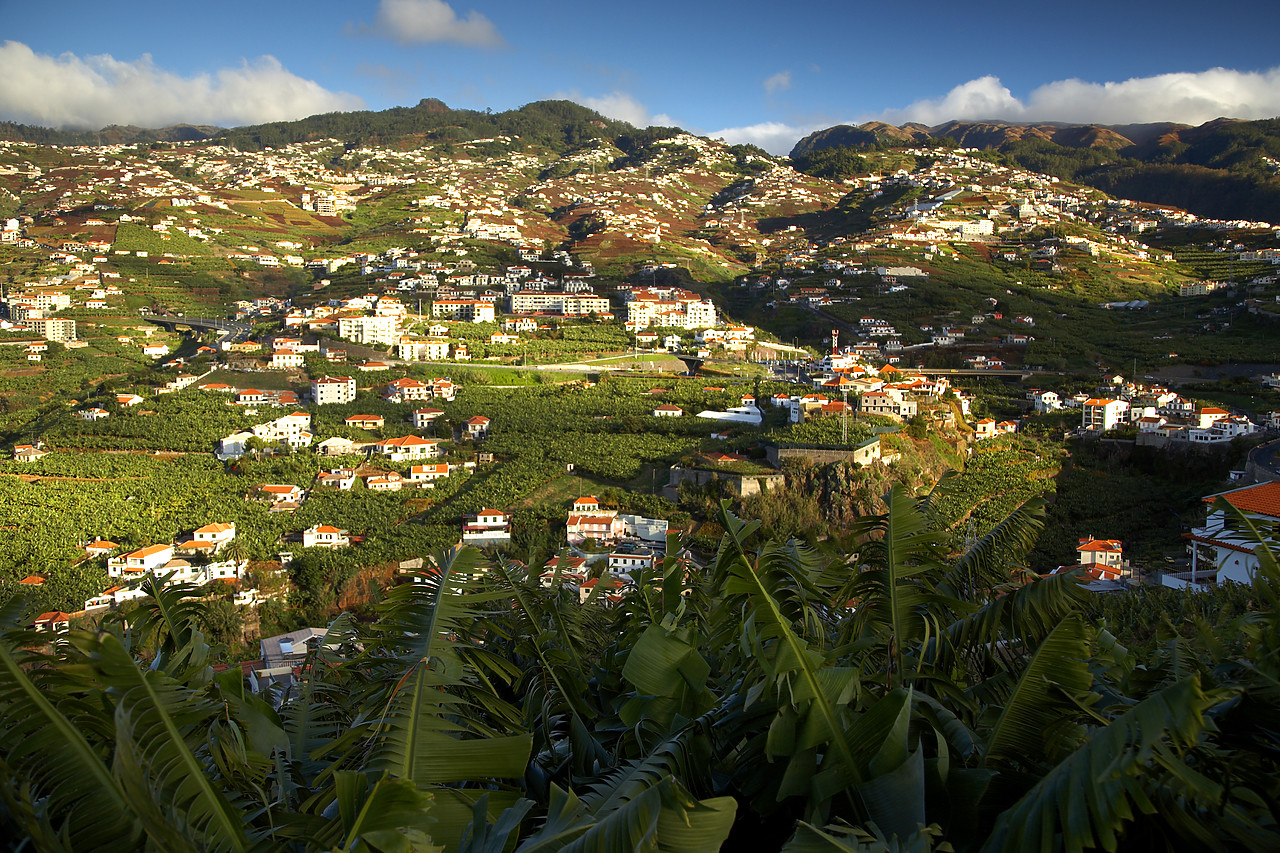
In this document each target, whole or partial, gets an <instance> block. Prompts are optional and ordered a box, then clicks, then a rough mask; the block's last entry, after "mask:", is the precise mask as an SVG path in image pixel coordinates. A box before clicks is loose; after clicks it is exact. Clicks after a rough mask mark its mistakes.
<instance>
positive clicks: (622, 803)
mask: <svg viewBox="0 0 1280 853" xmlns="http://www.w3.org/2000/svg"><path fill="white" fill-rule="evenodd" d="M936 500H937V496H934V497H932V498H930V499H928V500H926V501H923V502H917V501H915V500H913V499H911V498H910V497H909V496H908V495H907V493H906V492H904V491H901V490H897V491H895V492H894V493H893V494H891V495H889V496H887V497H886V498H885V505H886V507H887V512H886V513H884V514H883V515H881V516H877V517H873V518H869V519H867V520H866V522H865V523H864V524H863V525H862V526H861V528H860V530H859V534H860V537H861V539H860V540H859V546H858V547H859V550H858V551H857V552H856V553H850V552H845V551H837V550H833V551H831V552H830V553H828V554H820V553H818V552H816V551H813V550H811V549H809V548H807V547H805V546H803V545H800V544H798V543H796V542H794V541H791V542H779V541H763V540H761V539H760V538H759V536H758V532H759V531H758V525H757V524H756V523H755V522H746V521H743V520H741V519H739V518H737V517H735V516H734V515H732V514H731V513H729V512H728V510H727V507H722V514H721V518H720V521H721V525H722V528H723V530H724V536H723V539H722V541H721V545H720V548H719V551H718V553H717V554H716V556H715V559H714V561H713V564H712V565H711V566H710V567H708V568H707V569H706V570H698V569H696V568H695V567H693V566H691V565H689V564H688V563H687V562H686V561H685V560H684V558H683V557H682V556H681V553H680V543H679V542H678V540H675V539H674V538H673V540H672V541H671V542H670V543H669V548H668V551H669V553H668V556H667V557H666V558H665V559H664V560H663V562H662V564H661V565H660V566H658V567H656V568H655V570H654V571H653V572H647V573H640V574H639V575H638V576H637V578H636V581H637V584H636V586H635V588H634V589H629V590H625V591H624V593H623V595H622V597H621V600H620V601H619V602H618V603H617V604H616V606H612V607H605V606H603V604H604V602H603V600H602V599H601V598H598V597H593V598H592V599H591V600H589V601H588V602H587V603H586V604H585V605H581V604H579V603H578V602H577V597H576V594H575V593H574V591H572V590H570V589H566V588H565V584H564V581H563V579H562V578H560V577H559V576H558V575H555V576H553V577H552V579H551V581H550V584H549V585H544V584H542V583H539V582H537V581H536V578H537V577H538V575H539V574H540V571H539V569H537V568H534V569H528V568H526V567H525V566H523V565H522V564H519V563H514V562H486V561H484V560H483V559H482V558H481V557H480V555H479V554H478V553H477V552H475V551H474V550H473V549H454V550H451V551H448V552H438V553H436V554H435V555H434V556H433V557H432V558H431V559H430V561H429V562H428V565H427V571H426V572H425V583H410V584H406V585H403V586H401V587H399V588H397V589H395V590H393V591H392V592H391V593H390V594H389V595H388V596H387V599H386V601H385V602H384V603H383V605H381V607H380V608H379V616H378V619H377V621H376V622H374V623H373V624H370V625H360V624H358V623H356V622H355V621H353V620H352V619H351V618H350V617H348V616H342V617H340V618H339V619H337V620H336V621H335V622H334V623H333V624H332V625H331V626H330V628H329V630H328V633H327V634H326V636H325V637H324V638H323V639H321V640H320V642H319V643H318V644H317V646H316V647H315V648H314V649H312V650H311V651H310V653H309V655H308V660H307V662H306V664H305V665H304V666H303V667H301V668H300V669H299V670H298V676H297V679H298V680H297V683H296V684H295V685H294V687H293V688H291V689H290V690H288V691H286V692H285V693H282V694H276V695H268V696H266V697H262V696H255V695H253V694H251V693H249V692H248V691H247V690H246V689H245V687H244V685H243V684H242V683H241V676H240V674H239V672H238V670H235V669H233V670H231V671H230V672H228V673H224V674H222V675H218V676H214V675H213V674H212V671H211V669H210V667H209V665H208V664H209V661H210V654H211V649H210V647H209V645H208V642H207V640H206V635H205V633H204V629H205V627H206V626H211V625H212V624H214V622H215V621H216V618H215V617H214V616H213V615H211V614H210V613H209V612H208V610H209V604H208V603H207V602H206V601H203V600H201V599H199V598H194V597H188V596H189V592H190V590H188V589H186V588H182V587H175V588H171V589H166V590H160V589H154V588H153V589H152V590H151V592H152V595H153V598H151V599H149V600H148V601H147V602H146V603H144V604H143V606H142V607H141V608H140V609H139V611H138V613H137V614H135V616H134V617H133V618H131V620H130V621H131V623H132V624H131V629H130V630H127V631H126V630H125V629H124V626H123V624H122V623H121V622H120V621H118V620H111V619H108V620H107V621H106V622H105V623H104V625H103V626H102V629H101V630H98V631H84V630H74V631H72V632H71V633H70V634H69V635H67V636H66V637H65V638H63V639H62V640H60V641H58V642H56V643H53V644H48V643H45V644H40V643H39V642H38V640H40V638H39V637H38V636H37V635H33V634H32V633H30V632H28V631H24V630H20V629H18V628H17V627H15V626H14V625H13V622H14V620H15V619H16V618H17V616H18V614H19V611H20V609H21V604H20V603H17V602H10V603H9V604H8V605H5V606H3V608H0V619H3V620H4V622H5V624H7V625H9V626H10V627H8V628H7V629H6V630H5V631H4V633H3V635H0V672H3V673H4V677H3V678H0V729H2V730H3V731H4V732H5V734H6V735H7V737H6V738H4V739H3V740H2V741H0V761H2V762H3V766H4V768H5V784H3V785H0V825H3V826H4V827H5V829H6V831H7V834H8V836H9V837H11V838H29V839H30V840H31V842H32V843H33V844H35V845H36V846H38V847H40V848H42V849H51V850H70V849H77V850H78V849H106V848H107V847H110V849H113V850H131V849H138V850H142V849H151V848H154V847H156V846H170V847H180V846H192V845H194V846H199V847H201V848H211V849H219V850H236V849H248V848H250V847H258V848H281V847H284V848H290V849H300V850H324V849H336V848H338V847H342V848H343V849H351V850H369V851H373V850H389V849H398V850H433V849H439V847H440V846H443V848H444V849H447V850H458V851H469V852H470V853H477V851H486V852H487V853H498V851H503V850H517V851H526V853H533V851H550V850H584V851H597V850H599V851H606V850H631V849H639V848H640V847H642V846H645V845H648V846H651V847H653V848H654V849H660V850H673V851H690V853H693V851H705V850H716V849H722V847H723V846H724V845H726V844H733V843H735V839H738V838H743V837H750V838H751V839H752V847H753V849H782V850H790V851H807V850H862V851H890V850H929V849H934V848H937V849H940V850H945V849H968V850H989V851H997V850H999V851H1005V850H1007V851H1014V850H1025V849H1028V848H1035V849H1043V850H1063V851H1080V850H1084V849H1090V848H1094V847H1100V848H1102V849H1105V850H1117V849H1131V848H1133V847H1134V846H1135V845H1140V846H1142V847H1143V849H1162V850H1163V849H1167V850H1175V849H1185V847H1186V845H1187V844H1188V843H1193V844H1195V845H1197V846H1201V847H1204V848H1209V849H1231V848H1241V849H1269V848H1272V847H1275V846H1276V843H1277V841H1278V840H1280V839H1278V836H1277V832H1276V827H1275V823H1274V821H1273V820H1272V816H1271V812H1270V805H1269V804H1270V803H1272V802H1274V801H1275V800H1276V794H1277V793H1280V790H1278V788H1277V782H1276V779H1277V778H1280V774H1278V773H1277V771H1278V770H1280V767H1277V761H1276V757H1275V753H1274V749H1273V746H1274V744H1273V740H1274V738H1273V734H1272V732H1271V728H1272V723H1273V721H1274V718H1275V714H1276V713H1277V711H1278V710H1280V708H1278V707H1277V702H1280V697H1278V696H1277V693H1276V691H1275V687H1274V685H1275V683H1276V681H1277V676H1280V669H1278V668H1277V666H1278V665H1277V661H1278V660H1280V657H1278V656H1277V651H1278V650H1280V645H1278V644H1280V640H1277V637H1278V636H1280V631H1277V627H1278V625H1277V619H1280V615H1278V612H1277V609H1276V608H1277V605H1280V566H1277V563H1276V559H1275V556H1274V555H1273V554H1271V553H1270V552H1268V551H1265V550H1263V551H1261V552H1260V556H1261V568H1260V570H1259V572H1258V574H1257V576H1256V578H1255V580H1254V582H1253V585H1252V587H1251V588H1250V589H1249V590H1247V597H1248V598H1249V599H1250V601H1251V604H1250V605H1249V607H1248V609H1241V610H1235V611H1232V613H1231V614H1223V615H1222V617H1221V618H1220V619H1219V621H1218V622H1217V623H1216V624H1215V625H1214V627H1213V628H1211V629H1204V628H1200V629H1197V630H1195V631H1192V632H1189V633H1186V634H1184V635H1182V636H1179V637H1177V638H1175V639H1173V640H1169V641H1166V640H1165V639H1163V638H1160V637H1157V638H1156V639H1155V641H1154V642H1152V643H1139V644H1137V645H1134V646H1129V647H1128V648H1126V647H1125V646H1123V645H1121V643H1124V642H1128V640H1127V635H1128V634H1129V633H1130V629H1131V628H1134V627H1137V626H1136V624H1135V623H1133V621H1132V617H1133V615H1134V614H1135V613H1136V612H1137V611H1133V610H1130V611H1127V612H1128V614H1129V615H1128V616H1125V615H1124V614H1123V613H1122V611H1120V610H1118V609H1116V607H1114V606H1112V605H1103V607H1104V609H1106V611H1107V613H1108V616H1107V618H1108V620H1109V622H1110V623H1111V627H1112V628H1115V629H1116V630H1117V631H1119V633H1118V634H1113V633H1111V631H1109V630H1107V629H1105V628H1103V627H1102V626H1101V625H1099V624H1098V623H1097V622H1096V621H1094V620H1095V617H1094V616H1092V615H1090V614H1091V612H1092V607H1091V606H1088V607H1087V606H1085V605H1086V601H1087V600H1088V593H1086V592H1085V591H1083V590H1082V589H1080V588H1079V587H1078V585H1077V584H1076V583H1075V579H1074V578H1073V577H1072V576H1070V575H1059V576H1055V577H1053V578H1047V579H1044V580H1031V581H1024V580H1021V579H1019V576H1018V575H1017V574H1015V572H1014V571H1013V569H1014V567H1015V566H1016V564H1017V563H1018V562H1019V561H1020V560H1021V559H1022V558H1023V557H1024V556H1025V553H1026V550H1027V549H1028V548H1029V547H1030V545H1031V543H1032V542H1033V541H1034V539H1035V535H1036V533H1037V531H1038V530H1039V528H1040V526H1041V524H1042V521H1041V514H1040V511H1039V509H1038V508H1037V507H1036V506H1034V505H1028V506H1026V507H1023V508H1022V509H1021V510H1019V512H1017V513H1015V514H1014V515H1012V516H1010V517H1009V518H1008V519H1006V520H1005V521H1003V522H1001V523H1000V524H997V525H995V526H994V527H993V528H992V531H991V532H990V533H989V534H988V535H987V536H985V537H983V538H982V539H980V540H977V541H971V542H969V543H968V544H966V545H965V546H963V547H958V545H957V540H956V537H955V536H954V535H953V534H952V533H950V532H948V531H947V530H945V529H944V528H940V527H938V526H937V525H936V524H935V523H934V521H933V520H932V513H933V506H934V504H935V503H936ZM753 542H754V543H757V544H751V543H753ZM317 565H318V564H317ZM308 571H309V570H308ZM1182 595H1185V594H1182ZM1151 601H1155V603H1156V604H1157V606H1163V605H1161V604H1159V602H1158V601H1156V600H1149V602H1148V603H1151ZM1195 609H1197V611H1198V612H1200V613H1204V612H1205V609H1204V608H1200V607H1199V606H1198V605H1197V607H1196V608H1195ZM86 780H89V781H88V782H87V783H86Z"/></svg>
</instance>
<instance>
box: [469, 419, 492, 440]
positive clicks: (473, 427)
mask: <svg viewBox="0 0 1280 853" xmlns="http://www.w3.org/2000/svg"><path fill="white" fill-rule="evenodd" d="M462 428H463V430H464V431H466V433H467V437H468V438H474V439H476V440H477V441H479V440H480V439H482V438H486V437H487V436H488V435H489V419H488V418H486V417H485V416H484V415H476V416H475V417H474V418H468V419H467V420H466V421H465V422H464V423H463V424H462Z"/></svg>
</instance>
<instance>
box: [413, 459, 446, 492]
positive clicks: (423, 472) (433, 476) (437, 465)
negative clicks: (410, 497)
mask: <svg viewBox="0 0 1280 853" xmlns="http://www.w3.org/2000/svg"><path fill="white" fill-rule="evenodd" d="M448 476H449V463H448V462H427V463H425V464H423V465H413V466H411V467H410V468H409V482H411V483H416V484H417V485H419V486H426V487H428V488H430V487H432V486H434V485H435V481H436V480H440V479H443V478H445V477H448Z"/></svg>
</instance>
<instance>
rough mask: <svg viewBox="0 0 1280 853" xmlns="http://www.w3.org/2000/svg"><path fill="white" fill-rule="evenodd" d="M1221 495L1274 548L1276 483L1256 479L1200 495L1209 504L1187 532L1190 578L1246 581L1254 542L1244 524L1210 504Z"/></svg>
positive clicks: (1279, 501) (1278, 514) (1278, 517)
mask: <svg viewBox="0 0 1280 853" xmlns="http://www.w3.org/2000/svg"><path fill="white" fill-rule="evenodd" d="M1219 498H1221V499H1223V500H1224V501H1226V502H1227V503H1228V504H1230V505H1231V506H1232V507H1234V508H1235V509H1236V510H1238V511H1239V512H1240V514H1242V515H1243V516H1244V517H1245V518H1247V519H1248V520H1249V521H1250V522H1252V523H1253V526H1254V527H1256V528H1257V529H1258V531H1259V533H1261V534H1262V536H1263V537H1264V539H1265V541H1267V542H1268V543H1269V544H1270V545H1271V547H1272V548H1273V549H1274V548H1275V547H1276V546H1277V544H1280V543H1278V541H1277V533H1276V531H1277V529H1278V528H1277V525H1280V483H1259V484H1257V485H1254V486H1245V487H1243V488H1240V489H1232V490H1231V491H1228V492H1219V493H1217V494H1213V495H1209V496H1208V497H1206V498H1204V502H1205V503H1206V504H1209V505H1210V506H1209V512H1208V516H1207V517H1206V518H1205V523H1204V526H1203V527H1195V528H1192V530H1191V533H1190V535H1189V536H1188V537H1187V538H1188V539H1190V546H1189V547H1190V550H1191V577H1190V580H1191V581H1192V582H1195V581H1198V580H1201V579H1204V578H1209V577H1215V578H1216V580H1217V582H1218V583H1222V582H1223V581H1234V582H1236V583H1249V582H1250V581H1252V579H1253V573H1254V572H1255V571H1257V568H1258V557H1257V555H1256V554H1254V549H1255V548H1256V547H1257V546H1258V542H1257V541H1255V540H1254V539H1253V538H1252V537H1251V535H1250V532H1249V530H1248V528H1247V527H1246V526H1245V525H1244V524H1243V523H1241V522H1240V521H1239V520H1237V519H1236V518H1235V517H1233V516H1230V515H1228V514H1227V512H1226V511H1225V510H1222V509H1218V508H1216V507H1214V506H1213V504H1214V503H1216V502H1217V500H1218V499H1219Z"/></svg>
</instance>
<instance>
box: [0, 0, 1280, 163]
mask: <svg viewBox="0 0 1280 853" xmlns="http://www.w3.org/2000/svg"><path fill="white" fill-rule="evenodd" d="M0 10H2V11H3V16H2V17H0V20H3V22H4V23H3V28H2V29H0V69H3V73H0V119H7V120H11V121H19V122H24V123H28V124H42V125H47V126H59V127H78V128H97V127H101V126H104V125H106V124H112V123H116V124H138V125H143V126H151V127H157V126H163V125H167V124H173V123H176V122H181V121H187V122H193V123H208V124H218V125H224V126H228V125H237V124H248V123H253V122H258V121H267V120H276V119H289V118H299V117H302V116H305V115H309V114H312V113H316V112H325V111H330V110H335V109H359V108H366V109H384V108H386V107H390V106H395V105H411V104H415V103H417V102H418V100H419V99H421V98H426V97H436V98H440V99H441V100H443V101H445V102H446V103H447V104H449V105H450V106H453V107H467V108H473V109H484V108H486V107H488V108H492V109H494V110H495V111H496V110H502V109H507V108H511V107H516V106H520V105H521V104H525V103H528V102H529V101H534V100H539V99H543V98H570V99H572V100H576V101H578V102H580V103H584V104H586V105H587V106H591V107H594V108H596V109H599V110H600V111H601V112H604V113H606V114H608V115H611V116H613V117H615V118H622V119H625V120H628V121H631V122H632V123H635V124H648V123H659V124H678V125H680V126H682V127H686V128H688V129H690V130H693V131H695V132H698V133H702V134H711V135H723V136H725V137H726V138H728V139H730V140H731V141H735V142H736V141H751V142H756V143H758V144H762V145H764V147H766V148H768V149H770V150H772V151H776V152H785V151H786V150H788V149H789V148H790V146H791V144H792V143H793V142H794V141H795V140H796V139H797V138H799V136H801V135H803V134H804V133H806V132H808V131H810V130H812V129H816V128H820V127H827V126H830V125H832V124H837V123H841V122H861V121H866V120H869V119H883V120H888V121H894V122H902V121H906V120H919V121H924V122H925V123H928V124H937V123H940V122H942V121H945V120H948V119H952V118H957V119H966V118H967V119H973V118H1005V119H1013V120H1021V121H1032V120H1062V121H1072V122H1083V121H1097V122H1101V123H1113V124H1116V123H1127V122H1136V121H1183V122H1188V123H1199V122H1202V121H1206V120H1208V119H1211V118H1215V117H1217V116H1220V115H1226V116H1232V117H1238V118H1264V117H1273V116H1276V115H1280V51H1278V50H1277V49H1276V42H1275V32H1276V30H1277V25H1278V24H1280V4H1277V3H1275V2H1274V0H1270V2H1257V0H1242V1H1241V2H1233V3H1231V4H1230V14H1219V15H1215V14H1212V12H1211V10H1210V8H1209V7H1206V6H1205V5H1204V4H1196V5H1195V6H1192V5H1191V4H1189V3H1185V2H1177V0H1171V2H1164V3H1151V2H1142V3H1123V2H1114V0H1110V2H1094V0H1083V2H1080V1H1079V0H1077V2H1074V3H1071V4H1066V3H1061V4H1053V5H1052V7H1045V6H1042V5H1040V4H1032V3H1026V2H1020V3H1011V2H1003V0H993V2H987V3H981V4H965V3H958V2H955V0H948V2H932V0H918V1H917V2H915V3H886V2H878V3H865V2H845V3H834V2H821V3H819V2H809V0H799V2H791V3H760V2H736V3H733V4H719V3H716V4H709V3H697V2H693V3H690V2H679V3H678V2H670V0H650V2H647V3H630V4H625V5H622V4H609V3H603V4H602V3H585V2H578V0H560V2H546V0H524V2H508V1H507V0H475V2H474V3H471V2H466V0H450V2H446V0H348V2H341V3H340V2H333V0H312V2H297V0H256V2H243V0H220V2H218V3H206V4H198V5H197V4H193V3H187V2H166V3H160V2H130V1H129V0H119V2H116V3H112V4H104V3H101V2H95V3H89V2H83V0H64V1H63V2H60V3H57V4H34V3H24V4H17V3H14V2H3V3H0Z"/></svg>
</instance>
